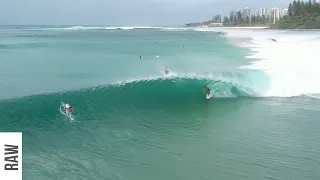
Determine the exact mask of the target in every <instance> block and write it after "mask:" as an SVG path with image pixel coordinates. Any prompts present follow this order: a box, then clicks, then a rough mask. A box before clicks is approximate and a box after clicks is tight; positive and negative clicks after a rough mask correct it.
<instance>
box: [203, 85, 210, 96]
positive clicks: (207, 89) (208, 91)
mask: <svg viewBox="0 0 320 180" xmlns="http://www.w3.org/2000/svg"><path fill="white" fill-rule="evenodd" d="M204 88H206V93H207V95H210V89H209V88H208V86H204Z"/></svg>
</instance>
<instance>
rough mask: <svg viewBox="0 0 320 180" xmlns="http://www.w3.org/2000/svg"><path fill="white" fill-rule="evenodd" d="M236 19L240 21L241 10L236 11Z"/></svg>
mask: <svg viewBox="0 0 320 180" xmlns="http://www.w3.org/2000/svg"><path fill="white" fill-rule="evenodd" d="M236 21H237V23H242V15H241V11H238V12H236Z"/></svg>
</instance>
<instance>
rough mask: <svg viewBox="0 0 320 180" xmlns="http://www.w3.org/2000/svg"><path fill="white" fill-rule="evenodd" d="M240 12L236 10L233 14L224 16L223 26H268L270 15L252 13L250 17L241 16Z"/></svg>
mask: <svg viewBox="0 0 320 180" xmlns="http://www.w3.org/2000/svg"><path fill="white" fill-rule="evenodd" d="M242 16H243V15H242V13H241V12H240V11H239V12H236V14H235V15H230V17H226V16H225V17H224V19H223V26H231V27H250V26H270V24H271V21H270V16H269V15H267V16H265V15H262V16H259V15H252V16H251V18H249V17H248V16H247V17H245V18H244V17H242Z"/></svg>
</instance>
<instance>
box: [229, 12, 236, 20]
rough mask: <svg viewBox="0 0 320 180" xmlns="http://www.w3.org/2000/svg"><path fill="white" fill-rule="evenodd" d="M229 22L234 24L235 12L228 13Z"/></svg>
mask: <svg viewBox="0 0 320 180" xmlns="http://www.w3.org/2000/svg"><path fill="white" fill-rule="evenodd" d="M229 16H230V17H229V22H230V23H235V22H236V12H235V11H234V10H232V11H230V13H229Z"/></svg>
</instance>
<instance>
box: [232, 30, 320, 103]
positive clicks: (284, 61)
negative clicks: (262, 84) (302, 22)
mask: <svg viewBox="0 0 320 180" xmlns="http://www.w3.org/2000/svg"><path fill="white" fill-rule="evenodd" d="M227 33H228V38H234V37H235V36H237V37H246V38H247V37H248V36H250V38H251V42H252V43H251V46H250V48H251V50H252V51H253V52H252V54H251V55H249V56H247V58H252V59H255V60H254V61H252V62H251V63H250V65H247V66H242V67H241V68H246V69H259V70H262V71H264V72H265V73H266V74H267V75H268V76H269V79H270V82H268V83H269V89H267V90H266V91H265V93H264V96H278V97H291V96H300V95H310V94H318V93H320V81H319V79H320V56H319V47H320V38H319V37H320V33H319V32H283V31H270V30H267V31H230V32H229V31H227ZM271 39H274V40H276V41H277V42H274V41H272V40H271ZM266 83H267V82H266Z"/></svg>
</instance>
